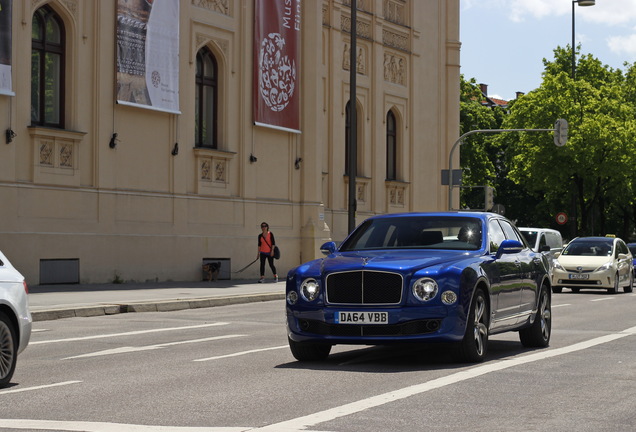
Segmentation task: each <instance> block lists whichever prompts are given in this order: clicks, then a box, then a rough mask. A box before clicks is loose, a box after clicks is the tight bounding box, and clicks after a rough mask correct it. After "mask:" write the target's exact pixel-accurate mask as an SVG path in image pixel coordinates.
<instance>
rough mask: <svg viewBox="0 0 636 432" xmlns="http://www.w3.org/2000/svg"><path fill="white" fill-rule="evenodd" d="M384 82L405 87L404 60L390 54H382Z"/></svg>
mask: <svg viewBox="0 0 636 432" xmlns="http://www.w3.org/2000/svg"><path fill="white" fill-rule="evenodd" d="M384 81H388V82H391V83H394V84H400V85H406V59H405V58H404V57H401V56H397V55H394V54H391V53H384Z"/></svg>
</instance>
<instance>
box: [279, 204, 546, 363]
mask: <svg viewBox="0 0 636 432" xmlns="http://www.w3.org/2000/svg"><path fill="white" fill-rule="evenodd" d="M321 250H322V251H323V253H324V254H325V255H327V256H326V257H324V258H321V259H316V260H313V261H310V262H307V263H304V264H302V265H300V266H298V267H296V268H294V269H292V270H291V271H290V272H289V274H288V275H287V282H286V313H287V334H288V340H289V347H290V349H291V352H292V354H293V355H294V357H295V358H296V359H297V360H300V361H315V360H323V359H325V358H327V356H328V355H329V353H330V351H331V347H332V346H333V345H337V344H354V345H383V344H391V343H397V342H399V343H404V342H426V343H428V342H446V343H448V342H451V343H453V345H454V346H455V347H456V348H457V350H456V351H457V354H459V358H460V359H461V360H463V361H469V362H479V361H482V360H484V358H485V357H486V354H487V351H488V338H489V337H490V336H491V335H494V334H497V333H502V332H506V331H518V332H519V336H520V339H521V343H522V344H523V345H524V346H527V347H546V346H548V344H549V342H550V333H551V322H552V315H551V291H550V278H549V275H548V272H547V262H546V258H545V257H544V256H543V255H542V254H540V253H536V252H534V251H532V250H531V249H530V248H528V247H527V246H525V245H524V243H523V240H522V237H521V234H520V233H519V231H518V230H517V229H516V228H515V227H514V225H513V224H512V223H511V222H510V221H508V220H507V219H506V218H504V217H502V216H500V215H497V214H494V213H481V212H441V213H402V214H388V215H381V216H374V217H371V218H369V219H367V220H366V221H364V222H363V223H362V224H360V226H358V227H357V228H356V229H355V230H354V231H353V232H352V233H351V234H350V235H349V236H348V237H347V238H346V239H345V240H344V242H343V243H342V244H341V245H340V246H339V247H337V246H336V244H335V243H334V242H327V243H325V244H324V245H322V247H321Z"/></svg>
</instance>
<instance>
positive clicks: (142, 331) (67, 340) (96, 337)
mask: <svg viewBox="0 0 636 432" xmlns="http://www.w3.org/2000/svg"><path fill="white" fill-rule="evenodd" d="M228 324H229V323H226V322H217V323H211V324H200V325H194V326H185V327H169V328H162V329H151V330H138V331H133V332H125V333H110V334H103V335H94V336H83V337H74V338H68V339H52V340H46V341H35V342H33V341H32V342H29V346H32V345H44V344H50V343H59V342H77V341H85V340H91V339H105V338H112V337H119V336H134V335H140V334H148V333H160V332H166V331H179V330H190V329H197V328H207V327H216V326H224V325H228Z"/></svg>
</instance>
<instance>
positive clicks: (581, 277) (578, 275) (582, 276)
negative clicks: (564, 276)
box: [569, 273, 590, 279]
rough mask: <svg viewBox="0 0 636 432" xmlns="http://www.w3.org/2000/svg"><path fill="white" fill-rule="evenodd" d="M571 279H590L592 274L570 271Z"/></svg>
mask: <svg viewBox="0 0 636 432" xmlns="http://www.w3.org/2000/svg"><path fill="white" fill-rule="evenodd" d="M569 278H570V279H589V278H590V275H589V274H578V273H574V274H572V273H570V275H569Z"/></svg>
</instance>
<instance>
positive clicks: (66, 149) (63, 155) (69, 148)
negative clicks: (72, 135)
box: [60, 143, 73, 168]
mask: <svg viewBox="0 0 636 432" xmlns="http://www.w3.org/2000/svg"><path fill="white" fill-rule="evenodd" d="M60 167H62V168H73V144H70V143H65V144H62V145H61V146H60Z"/></svg>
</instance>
